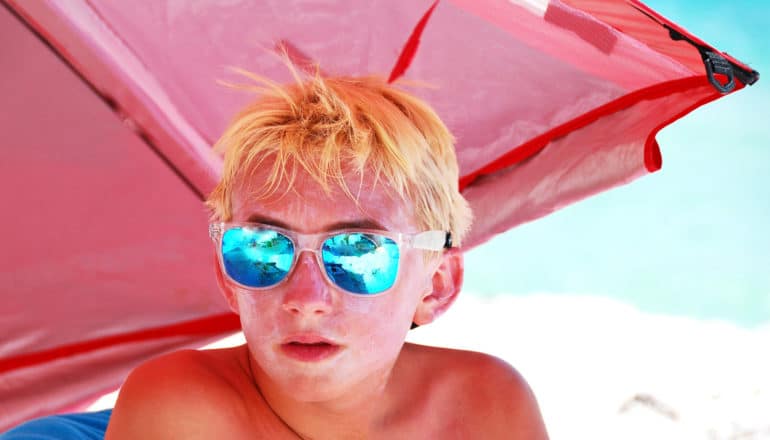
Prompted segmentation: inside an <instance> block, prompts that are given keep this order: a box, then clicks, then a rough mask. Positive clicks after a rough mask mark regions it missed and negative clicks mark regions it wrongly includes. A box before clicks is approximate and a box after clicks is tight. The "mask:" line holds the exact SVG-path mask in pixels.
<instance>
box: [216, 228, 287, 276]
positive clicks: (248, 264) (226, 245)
mask: <svg viewBox="0 0 770 440" xmlns="http://www.w3.org/2000/svg"><path fill="white" fill-rule="evenodd" d="M222 261H223V262H224V266H225V271H226V272H227V275H229V276H230V277H231V278H232V279H233V280H235V281H237V282H238V283H240V284H242V285H244V286H248V287H270V286H272V285H274V284H278V283H279V282H280V281H281V280H283V279H284V278H285V277H286V274H288V273H289V269H291V263H292V261H294V244H293V243H292V242H291V240H289V238H288V237H286V236H285V235H283V234H281V233H279V232H276V231H271V230H269V229H251V228H244V227H236V228H231V229H228V230H227V231H225V233H224V234H223V235H222Z"/></svg>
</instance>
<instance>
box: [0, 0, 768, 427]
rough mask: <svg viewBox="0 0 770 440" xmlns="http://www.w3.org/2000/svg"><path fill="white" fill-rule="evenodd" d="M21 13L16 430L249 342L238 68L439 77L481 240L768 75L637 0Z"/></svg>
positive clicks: (10, 9)
mask: <svg viewBox="0 0 770 440" xmlns="http://www.w3.org/2000/svg"><path fill="white" fill-rule="evenodd" d="M1 3H2V5H3V7H0V37H1V38H0V45H2V47H1V48H0V66H2V74H0V75H2V80H0V96H2V99H3V100H2V104H0V105H2V112H0V133H3V135H2V136H3V138H2V139H3V141H2V145H3V147H4V150H3V153H4V154H3V160H2V161H1V162H0V176H2V182H3V187H4V188H5V189H6V191H5V194H6V197H7V198H6V200H5V201H4V202H5V203H4V206H5V213H4V215H3V216H2V217H0V228H2V230H3V231H4V233H3V237H4V239H3V244H4V252H3V253H2V256H1V257H0V258H2V260H0V286H3V290H4V294H3V308H2V311H1V312H0V430H3V429H5V428H7V427H9V426H11V425H14V424H16V423H18V422H19V421H21V420H24V419H27V418H30V417H33V416H38V415H42V414H46V413H50V412H55V411H60V410H64V409H68V408H77V407H78V405H82V404H83V403H84V402H87V401H89V400H90V399H93V398H94V397H96V396H98V395H100V394H101V393H103V392H105V391H108V390H111V389H114V388H115V387H116V386H117V385H118V384H119V383H120V382H121V380H122V379H123V378H124V376H125V375H126V373H127V372H128V371H129V370H130V369H131V368H132V367H134V366H135V365H136V364H137V363H140V362H142V361H143V360H145V359H147V358H149V357H151V356H155V355H157V354H160V353H163V352H166V351H169V350H173V349H178V348H181V347H187V346H199V345H201V344H202V343H204V342H205V341H208V340H211V339H214V338H218V337H221V336H222V335H224V334H227V333H230V332H233V331H236V330H237V329H238V328H239V324H238V320H237V319H236V318H235V317H234V316H233V315H231V314H229V313H228V312H227V310H228V309H227V307H226V305H225V304H224V301H223V300H222V299H221V298H220V295H219V293H218V292H217V287H216V284H215V281H214V277H213V274H212V273H211V265H212V264H213V262H212V261H211V255H210V254H211V250H210V244H209V243H208V238H207V229H206V226H207V225H206V224H207V215H206V212H205V211H204V209H203V207H202V204H201V200H202V199H203V197H204V195H205V194H207V193H208V191H209V190H210V189H211V188H212V187H213V185H214V182H215V180H216V178H217V175H218V172H219V171H218V170H219V166H220V159H219V158H218V157H217V156H215V155H214V154H213V153H212V152H211V150H210V145H211V144H212V143H213V141H214V140H215V139H216V138H217V136H218V134H219V132H220V131H221V130H222V129H223V128H224V126H225V124H226V122H227V120H228V119H229V118H230V117H231V115H232V114H233V113H234V112H235V110H236V109H237V108H239V107H240V106H242V105H243V104H244V103H246V102H247V101H248V100H250V99H251V97H250V96H247V95H245V94H243V93H240V92H235V91H233V90H230V89H227V88H225V87H223V86H221V85H220V84H219V83H218V80H220V79H225V80H234V79H235V80H237V78H235V77H234V76H233V74H231V73H229V71H228V70H227V67H228V66H237V67H240V68H244V69H246V70H250V71H254V72H258V73H259V74H261V75H265V76H268V77H270V78H273V79H276V80H278V81H289V80H290V78H289V74H288V72H287V70H286V69H285V67H284V66H283V65H282V63H281V61H280V59H279V57H276V56H275V54H274V53H273V52H276V51H277V52H280V51H284V50H285V51H286V52H287V53H288V55H289V57H290V58H292V59H293V61H294V62H295V63H297V64H298V65H306V63H308V62H310V63H316V62H317V63H319V65H320V66H321V68H322V69H323V71H324V72H325V73H327V74H346V75H355V74H372V73H380V74H386V75H387V74H390V75H391V77H392V79H397V78H404V79H407V80H420V81H426V82H428V83H430V84H432V85H433V86H434V87H432V88H416V89H412V90H413V91H414V92H415V93H416V94H417V95H419V96H421V97H422V98H424V99H426V100H427V101H428V102H430V103H431V104H432V105H433V106H434V107H435V108H436V110H437V111H438V113H439V115H440V116H441V117H442V118H443V119H444V120H445V122H446V123H447V125H448V126H449V128H450V129H451V130H452V131H453V133H454V134H455V135H456V137H457V139H458V157H459V160H460V166H461V174H462V176H463V177H462V178H461V180H460V185H461V187H462V188H463V193H464V194H465V196H466V197H467V198H468V199H469V200H470V202H471V204H472V206H473V208H474V211H475V214H476V221H475V224H474V226H473V230H472V231H471V233H470V236H469V238H468V239H467V241H466V245H467V246H468V247H472V246H475V245H478V244H480V243H482V242H484V241H486V240H488V239H490V238H491V237H493V236H494V235H495V234H498V233H500V232H503V231H505V230H507V229H509V228H512V227H514V226H516V225H518V224H520V223H522V222H526V221H530V220H534V219H536V218H538V217H541V216H543V215H546V214H548V213H550V212H552V211H554V210H556V209H559V208H561V207H563V206H565V205H567V204H570V203H572V202H575V201H577V200H580V199H582V198H584V197H587V196H589V195H591V194H595V193H598V192H600V191H604V190H607V189H609V188H611V187H613V186H616V185H620V184H623V183H627V182H629V181H631V180H633V179H635V178H637V177H640V176H643V175H645V174H648V173H650V172H654V171H656V170H657V169H659V168H660V166H661V157H660V152H659V149H658V145H657V143H656V141H655V134H656V133H657V132H658V131H659V130H660V129H661V128H663V127H664V126H666V125H668V124H670V123H671V122H673V121H675V120H676V119H678V118H681V117H682V116H684V115H685V114H687V113H688V112H690V111H692V110H693V109H695V108H697V107H699V106H701V105H703V104H706V103H708V102H710V101H712V100H714V99H717V98H719V97H721V96H723V95H724V94H726V93H730V92H733V91H736V90H739V89H741V88H743V87H744V86H745V85H747V84H752V83H754V82H755V81H756V80H757V79H758V77H759V75H758V74H757V72H755V71H753V70H752V69H751V68H749V67H747V66H746V65H744V64H742V63H741V62H739V61H738V60H736V59H734V58H732V57H730V56H729V55H727V54H724V53H722V52H720V51H718V50H716V49H715V48H713V47H711V46H709V45H708V44H706V43H704V42H703V41H701V40H699V39H698V38H696V37H695V36H693V35H691V34H689V33H688V32H687V31H685V30H684V29H682V28H680V27H679V26H677V25H676V24H674V23H672V22H670V21H669V20H667V19H665V18H664V17H662V16H660V15H659V14H657V13H656V12H654V11H652V10H650V9H649V8H648V7H646V6H645V5H643V4H642V3H640V2H639V1H636V0H605V1H593V0H561V1H558V0H551V1H548V0H509V1H503V0H447V1H445V2H441V3H431V2H430V1H427V0H420V1H417V0H397V1H388V2H358V1H354V0H346V1H338V2H335V3H333V4H332V3H329V4H315V5H312V6H309V5H307V4H305V3H301V4H300V3H296V4H295V3H292V2H283V1H280V2H279V1H274V2H271V1H263V2H224V1H210V2H172V1H166V2H158V1H150V0H144V1H137V2H107V1H102V0H99V1H95V0H90V1H89V0H49V1H46V2H24V1H20V0H2V2H1ZM8 197H9V198H10V200H8Z"/></svg>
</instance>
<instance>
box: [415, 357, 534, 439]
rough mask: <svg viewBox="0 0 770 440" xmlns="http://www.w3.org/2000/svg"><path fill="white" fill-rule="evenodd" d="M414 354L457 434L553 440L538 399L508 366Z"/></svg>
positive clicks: (499, 361)
mask: <svg viewBox="0 0 770 440" xmlns="http://www.w3.org/2000/svg"><path fill="white" fill-rule="evenodd" d="M410 345H411V344H410ZM409 349H410V350H412V351H413V352H415V354H416V357H418V358H421V362H422V363H421V365H423V367H422V369H423V370H424V371H425V374H426V375H430V377H431V382H432V391H431V392H432V393H433V394H434V398H432V399H431V400H432V401H433V404H434V406H433V407H434V408H441V410H442V413H443V415H444V416H445V417H444V418H445V420H448V421H450V425H451V430H452V431H453V432H455V433H456V432H466V433H467V434H469V435H472V436H474V437H483V438H506V439H528V440H530V439H533V440H537V439H547V438H548V436H547V433H546V430H545V426H544V423H543V418H542V415H541V413H540V409H539V407H538V404H537V400H536V399H535V395H534V393H533V392H532V390H531V388H530V387H529V385H528V384H527V381H526V380H525V379H524V377H523V376H522V375H521V374H520V373H519V372H518V371H517V370H516V369H515V368H514V367H513V366H511V365H510V364H508V363H507V362H505V361H503V360H502V359H499V358H496V357H494V356H491V355H488V354H484V353H478V352H473V351H465V350H453V349H446V348H437V347H425V346H419V345H411V346H410V348H409ZM436 372H440V373H438V374H437V373H436ZM442 402H444V403H442Z"/></svg>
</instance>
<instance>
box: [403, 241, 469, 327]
mask: <svg viewBox="0 0 770 440" xmlns="http://www.w3.org/2000/svg"><path fill="white" fill-rule="evenodd" d="M464 270H465V266H464V262H463V254H462V252H460V250H459V249H457V248H453V249H449V250H447V251H444V254H443V255H442V256H441V262H440V264H439V266H438V268H437V269H436V271H435V272H434V273H433V278H432V280H431V283H432V289H433V290H432V291H431V292H430V293H429V294H427V295H425V296H424V297H423V299H422V301H421V302H420V304H418V306H417V310H416V311H415V314H414V319H413V321H414V324H417V325H425V324H429V323H431V322H433V320H435V319H436V318H438V317H439V316H441V315H442V314H443V313H444V312H446V311H447V310H448V309H449V307H450V306H451V305H452V304H453V303H454V301H455V300H456V299H457V295H458V294H459V293H460V288H461V287H462V285H463V274H464Z"/></svg>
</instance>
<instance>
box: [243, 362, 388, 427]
mask: <svg viewBox="0 0 770 440" xmlns="http://www.w3.org/2000/svg"><path fill="white" fill-rule="evenodd" d="M249 365H250V367H251V374H252V377H253V379H254V383H255V384H256V386H257V388H258V389H259V392H260V393H261V394H262V397H263V398H264V400H265V402H266V403H267V405H268V406H269V407H270V409H271V410H272V411H273V413H274V414H275V415H276V416H277V417H278V418H279V419H281V421H283V423H284V424H285V425H286V426H287V427H288V428H289V429H291V430H292V431H293V432H294V433H295V434H296V435H297V436H299V437H301V438H304V439H310V438H312V439H314V440H321V439H344V438H357V439H360V438H366V437H370V436H371V433H372V432H373V431H374V430H377V427H378V426H382V425H383V421H384V420H385V418H386V415H387V414H388V412H389V408H391V407H392V405H391V404H390V403H389V401H390V398H389V393H388V392H387V384H388V379H389V375H390V374H389V373H390V368H389V369H388V371H387V372H378V373H375V374H372V375H370V376H369V377H367V379H366V380H364V381H362V382H361V383H358V384H356V385H355V386H353V387H351V388H350V389H348V390H346V391H345V392H344V393H342V394H340V395H337V396H334V397H333V398H330V399H328V400H323V401H313V402H304V401H299V400H296V399H294V398H292V396H290V395H288V394H286V393H284V392H282V391H281V390H280V389H279V388H278V387H277V386H276V385H275V384H274V383H273V382H272V381H271V380H270V378H268V377H267V376H266V375H265V373H264V371H262V369H261V368H259V366H258V365H257V364H256V362H255V361H254V359H253V358H252V357H251V356H249Z"/></svg>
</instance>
